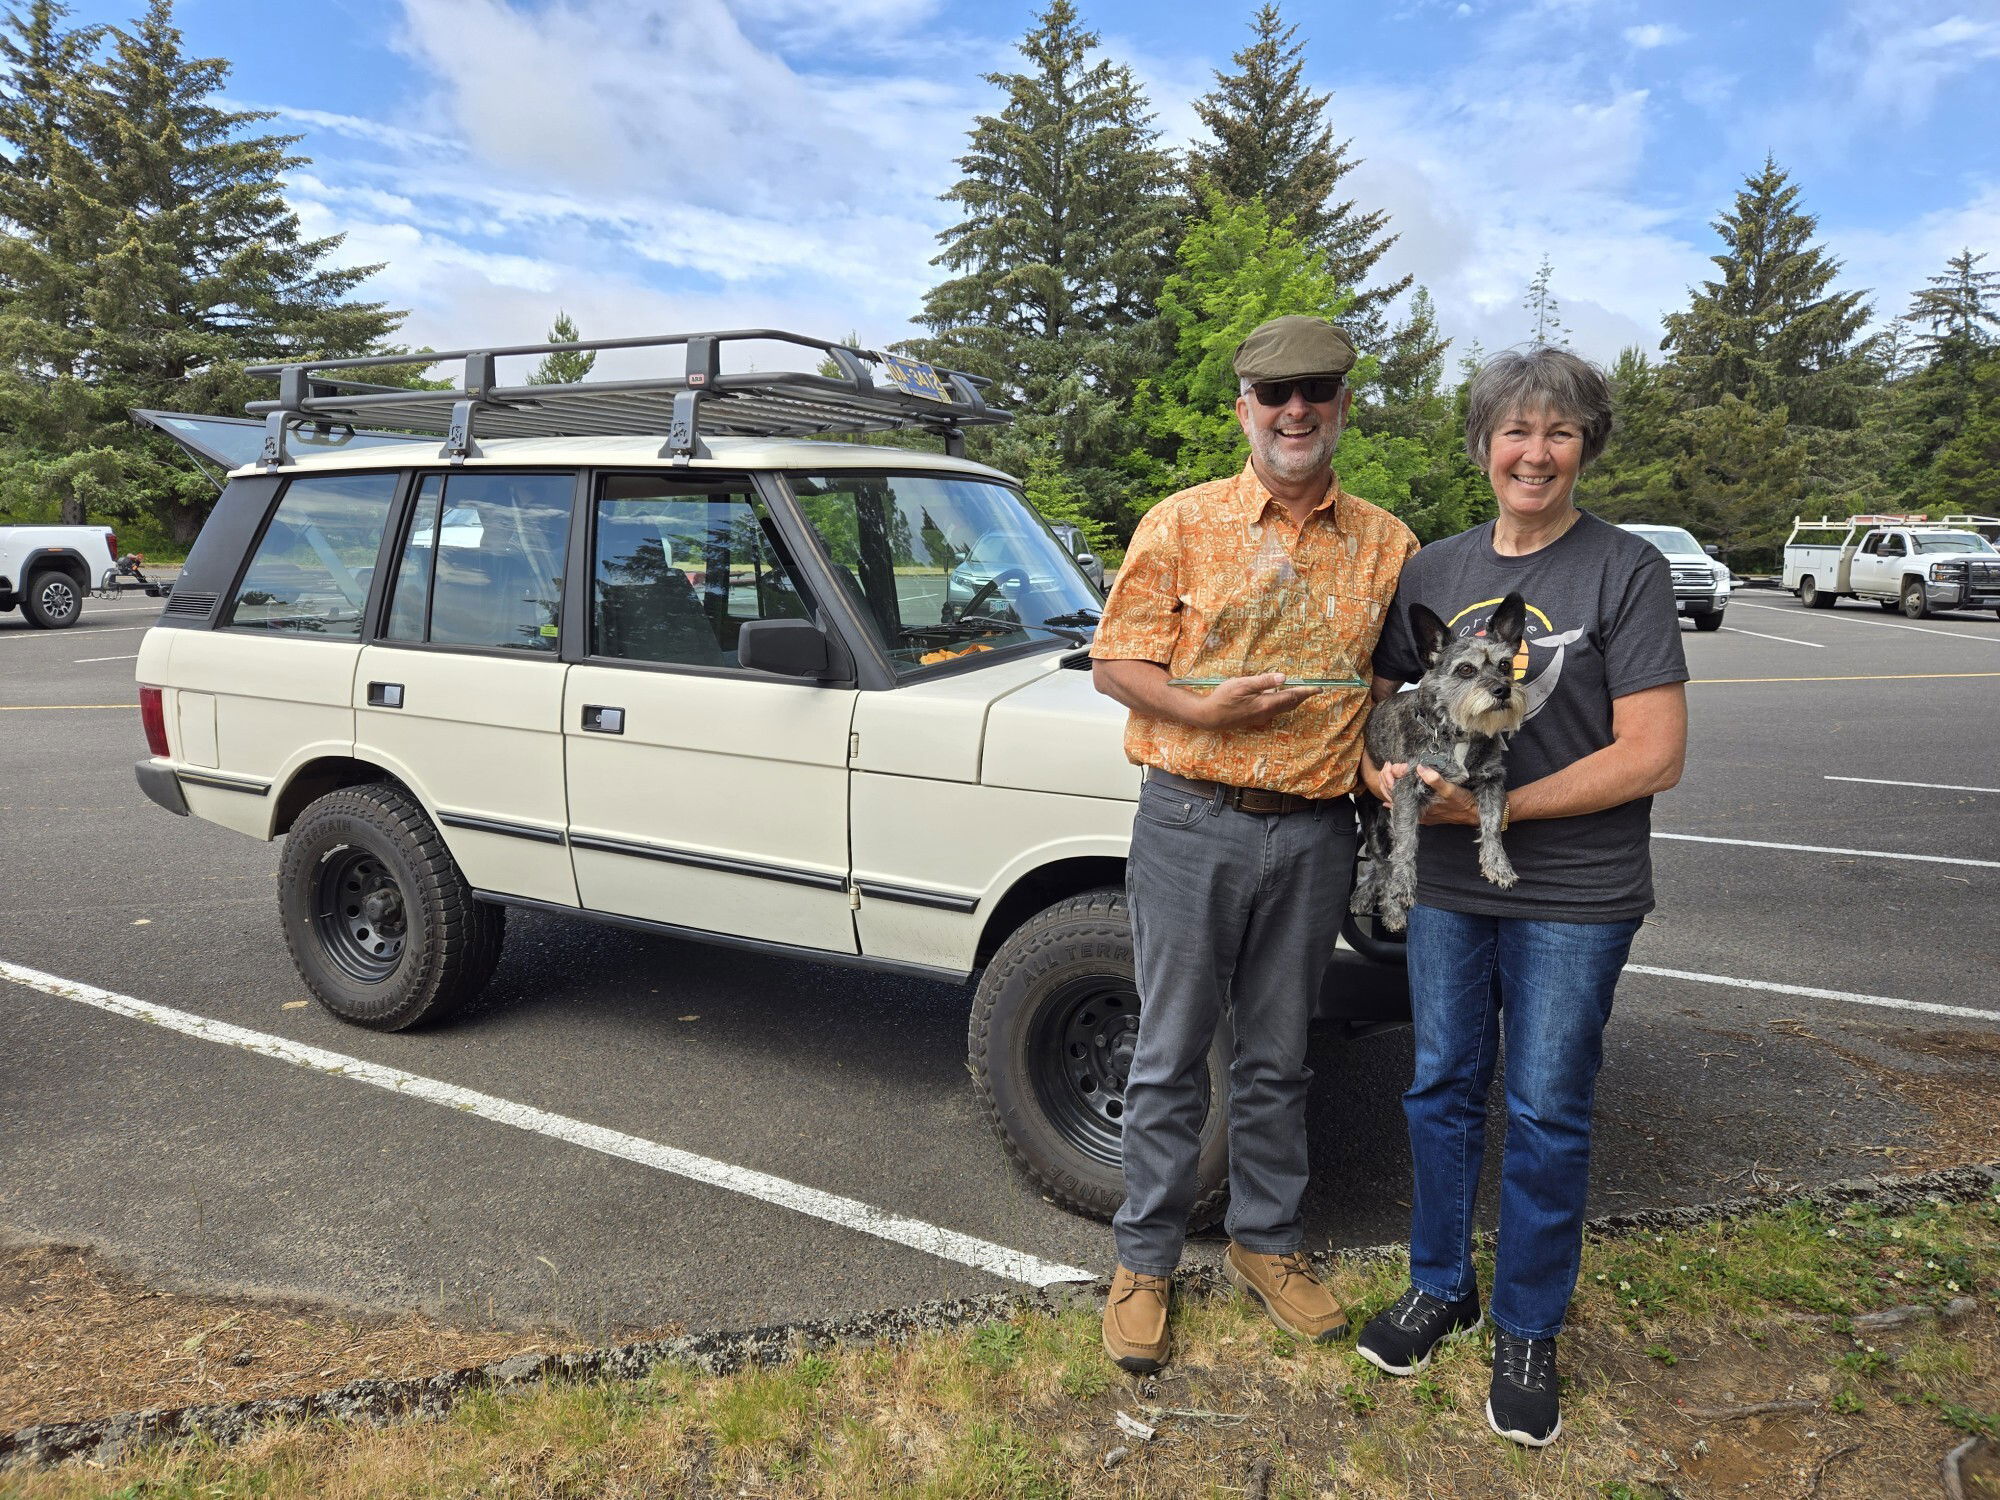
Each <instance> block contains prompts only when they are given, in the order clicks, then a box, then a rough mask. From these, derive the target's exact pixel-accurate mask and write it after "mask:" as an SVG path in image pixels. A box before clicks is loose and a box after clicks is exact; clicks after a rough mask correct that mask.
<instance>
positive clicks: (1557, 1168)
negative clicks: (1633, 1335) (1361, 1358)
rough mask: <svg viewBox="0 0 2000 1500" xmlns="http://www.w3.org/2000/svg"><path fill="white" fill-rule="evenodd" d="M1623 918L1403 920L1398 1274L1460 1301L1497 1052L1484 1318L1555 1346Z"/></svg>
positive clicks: (1576, 1244)
mask: <svg viewBox="0 0 2000 1500" xmlns="http://www.w3.org/2000/svg"><path fill="white" fill-rule="evenodd" d="M1638 930H1639V922H1638V919H1637V918H1633V919H1632V920H1631V921H1627V922H1604V923H1595V922H1546V921H1531V920H1527V919H1522V918H1512V917H1479V916H1470V915H1467V914H1465V913H1462V912H1452V911H1440V910H1438V909H1437V908H1436V907H1431V906H1421V905H1420V906H1416V907H1413V908H1412V909H1411V911H1410V929H1409V956H1410V1009H1411V1015H1412V1019H1413V1021H1414V1023H1415V1028H1416V1052H1417V1066H1416V1076H1415V1078H1414V1079H1412V1080H1411V1083H1410V1090H1409V1092H1408V1093H1406V1094H1405V1095H1403V1112H1404V1114H1405V1115H1406V1116H1407V1117H1408V1120H1409V1126H1410V1160H1411V1164H1412V1175H1413V1176H1414V1178H1415V1184H1414V1186H1415V1191H1414V1192H1413V1194H1412V1195H1411V1200H1410V1201H1411V1208H1410V1279H1411V1280H1412V1281H1413V1282H1415V1283H1416V1285H1417V1287H1418V1288H1419V1289H1420V1290H1422V1291H1425V1292H1428V1293H1430V1294H1431V1295H1432V1296H1433V1297H1442V1298H1444V1299H1445V1300H1446V1301H1456V1300H1457V1299H1458V1298H1460V1297H1463V1296H1465V1295H1467V1294H1468V1293H1470V1292H1472V1291H1473V1290H1474V1289H1475V1287H1476V1282H1475V1280H1474V1277H1473V1271H1472V1222H1473V1208H1474V1204H1475V1201H1476V1199H1477V1197H1478V1193H1479V1168H1480V1164H1481V1162H1482V1161H1483V1160H1484V1158H1485V1154H1486V1092H1487V1089H1488V1088H1489V1087H1490V1086H1491V1084H1492V1082H1493V1068H1494V1064H1495V1062H1496V1061H1497V1058H1498V1054H1499V1043H1500V1039H1501V1038H1502V1037H1504V1038H1505V1039H1506V1043H1507V1140H1506V1146H1505V1154H1504V1155H1503V1157H1502V1159H1501V1170H1500V1236H1499V1248H1498V1253H1497V1255H1496V1257H1495V1264H1494V1268H1493V1295H1492V1298H1491V1299H1490V1301H1489V1304H1488V1309H1487V1312H1488V1316H1489V1317H1491V1318H1492V1320H1493V1322H1494V1323H1495V1325H1497V1326H1498V1327H1500V1328H1502V1329H1505V1330H1506V1331H1507V1332H1508V1333H1510V1334H1512V1335H1514V1337H1516V1338H1523V1339H1542V1338H1553V1337H1554V1336H1555V1335H1556V1334H1557V1333H1559V1332H1560V1331H1561V1330H1562V1323H1563V1314H1564V1313H1565V1312H1567V1311H1568V1309H1569V1299H1570V1294H1571V1293H1572V1292H1573V1291H1575V1290H1576V1274H1577V1265H1578V1261H1579V1259H1580V1257H1581V1255H1582V1252H1583V1217H1584V1203H1585V1199H1586V1196H1587V1194H1588V1191H1589V1180H1590V1113H1591V1106H1592V1102H1593V1097H1594V1093H1595V1089H1596V1083H1597V1067H1598V1064H1599V1063H1600V1062H1601V1061H1602V1060H1603V1056H1604V1046H1603V1042H1604V1024H1605V1022H1606V1021H1608V1020H1610V1018H1611V996H1612V991H1613V990H1614V989H1616V987H1617V984H1618V973H1619V970H1621V969H1622V968H1624V966H1625V956H1626V954H1627V953H1629V952H1630V951H1631V948H1632V936H1633V934H1634V933H1636V932H1637V931H1638Z"/></svg>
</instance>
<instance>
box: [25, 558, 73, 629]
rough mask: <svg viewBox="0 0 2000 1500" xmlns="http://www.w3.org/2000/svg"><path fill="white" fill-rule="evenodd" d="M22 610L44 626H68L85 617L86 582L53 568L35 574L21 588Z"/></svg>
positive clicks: (36, 624)
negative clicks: (84, 591)
mask: <svg viewBox="0 0 2000 1500" xmlns="http://www.w3.org/2000/svg"><path fill="white" fill-rule="evenodd" d="M21 613H22V614H24V615H26V616H27V617H28V623H29V624H30V625H34V626H37V627H39V628H40V629H43V630H67V629H69V627H70V626H72V625H74V624H75V623H76V622H77V621H78V620H80V619H82V618H83V585H82V584H80V583H78V582H77V581H76V580H75V579H74V578H72V577H70V576H69V574H67V573H59V572H56V571H55V570H53V569H49V570H46V571H44V572H40V573H37V574H35V576H34V577H32V578H30V579H29V580H28V586H27V587H26V588H25V589H23V590H22V591H21Z"/></svg>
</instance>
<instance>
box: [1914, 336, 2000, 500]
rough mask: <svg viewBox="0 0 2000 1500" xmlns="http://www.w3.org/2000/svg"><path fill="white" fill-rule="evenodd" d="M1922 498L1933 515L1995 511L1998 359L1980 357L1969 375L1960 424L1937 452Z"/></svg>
mask: <svg viewBox="0 0 2000 1500" xmlns="http://www.w3.org/2000/svg"><path fill="white" fill-rule="evenodd" d="M1922 499H1923V501H1924V503H1925V505H1927V506H1929V507H1931V508H1932V511H1933V513H1934V514H1940V515H1941V514H1946V513H1950V512H1957V513H1960V514H1967V513H1969V514H1972V515H1984V516H1996V515H2000V359H1988V360H1986V361H1984V362H1983V363H1982V364H1981V365H1980V366H1979V368H1978V370H1977V372H1976V373H1975V375H1974V376H1973V400H1972V404H1971V409H1970V410H1969V411H1968V412H1967V414H1966V419H1965V425H1964V427H1963V429H1962V430H1961V431H1960V432H1959V434H1958V436H1956V437H1954V438H1953V439H1952V440H1951V441H1950V442H1949V443H1947V444H1945V446H1944V447H1943V448H1942V449H1940V450H1939V452H1938V455H1937V458H1936V460H1935V461H1934V462H1933V463H1932V464H1931V466H1930V472H1929V473H1928V474H1927V475H1926V476H1925V482H1924V486H1923V490H1922Z"/></svg>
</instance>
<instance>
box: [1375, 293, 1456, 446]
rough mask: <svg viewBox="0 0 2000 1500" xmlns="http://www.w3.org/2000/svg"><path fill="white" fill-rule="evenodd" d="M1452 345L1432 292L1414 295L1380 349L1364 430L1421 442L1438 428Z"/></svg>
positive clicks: (1445, 397) (1444, 397) (1446, 399)
mask: <svg viewBox="0 0 2000 1500" xmlns="http://www.w3.org/2000/svg"><path fill="white" fill-rule="evenodd" d="M1450 347H1451V340H1450V339H1448V338H1446V337H1445V336H1444V334H1443V333H1441V332H1440V331H1439V329H1438V323H1437V304H1436V303H1434V302H1433V301H1432V300H1431V294H1430V289H1429V288H1428V287H1422V286H1420V287H1418V288H1417V289H1416V290H1415V291H1414V292H1412V293H1411V294H1410V305H1409V308H1408V310H1407V311H1406V312H1405V313H1404V315H1403V320H1402V321H1401V322H1400V323H1398V324H1397V325H1396V326H1395V327H1394V328H1393V329H1391V330H1390V332H1389V336H1388V339H1387V341H1386V342H1385V343H1384V344H1383V346H1382V355H1381V364H1380V366H1379V367H1378V369H1377V371H1376V380H1375V383H1374V385H1373V386H1372V387H1370V389H1369V391H1368V393H1367V394H1368V399H1367V401H1366V402H1365V403H1364V406H1363V411H1362V417H1361V421H1362V425H1363V426H1364V427H1366V428H1367V429H1368V430H1369V431H1370V432H1387V433H1393V434H1394V435H1395V436H1397V437H1422V436H1423V435H1425V434H1426V433H1428V432H1429V431H1430V429H1431V428H1432V427H1434V426H1436V425H1437V420H1438V417H1437V412H1438V410H1439V408H1437V407H1436V406H1435V403H1436V402H1438V401H1448V399H1449V398H1448V396H1447V393H1446V391H1445V386H1444V356H1445V351H1446V350H1448V349H1449V348H1450Z"/></svg>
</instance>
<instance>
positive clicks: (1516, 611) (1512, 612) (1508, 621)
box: [1486, 594, 1528, 648]
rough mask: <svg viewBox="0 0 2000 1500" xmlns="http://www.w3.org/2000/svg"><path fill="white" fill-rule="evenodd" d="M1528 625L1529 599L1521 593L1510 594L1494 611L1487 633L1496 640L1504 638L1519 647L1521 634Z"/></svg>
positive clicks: (1488, 623) (1487, 625)
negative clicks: (1524, 597)
mask: <svg viewBox="0 0 2000 1500" xmlns="http://www.w3.org/2000/svg"><path fill="white" fill-rule="evenodd" d="M1527 626H1528V601H1527V600H1525V599H1523V598H1522V597H1521V596H1520V595H1519V594H1509V595H1508V596H1507V597H1506V598H1505V599H1502V600H1501V601H1500V607H1499V608H1498V609H1496V610H1494V611H1493V618H1492V619H1490V620H1488V621H1487V622H1486V633H1487V634H1488V635H1490V636H1492V637H1494V638H1495V639H1496V640H1502V641H1505V642H1507V643H1508V644H1509V645H1511V646H1514V647H1516V648H1518V647H1519V646H1520V644H1521V634H1522V632H1523V631H1524V630H1526V629H1527Z"/></svg>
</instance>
